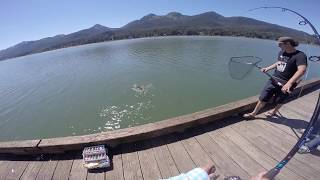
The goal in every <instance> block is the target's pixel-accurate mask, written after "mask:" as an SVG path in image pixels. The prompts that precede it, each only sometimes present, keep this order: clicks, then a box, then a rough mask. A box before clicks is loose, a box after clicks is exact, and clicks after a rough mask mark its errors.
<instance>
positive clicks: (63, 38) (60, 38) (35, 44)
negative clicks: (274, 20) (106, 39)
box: [0, 24, 112, 60]
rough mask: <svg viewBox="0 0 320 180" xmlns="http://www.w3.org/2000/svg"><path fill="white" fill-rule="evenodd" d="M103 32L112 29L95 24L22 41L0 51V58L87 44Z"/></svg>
mask: <svg viewBox="0 0 320 180" xmlns="http://www.w3.org/2000/svg"><path fill="white" fill-rule="evenodd" d="M103 33H109V34H111V33H112V29H111V28H108V27H104V26H102V25H99V24H96V25H94V26H93V27H91V28H88V29H84V30H81V31H78V32H75V33H71V34H68V35H63V34H61V35H57V36H54V37H47V38H43V39H40V40H36V41H24V42H21V43H19V44H17V45H15V46H12V47H10V48H7V49H4V50H2V51H0V60H3V59H8V58H12V57H18V56H24V55H28V54H33V53H38V52H43V51H48V50H53V49H59V48H64V47H69V46H74V45H79V44H87V43H90V42H91V40H92V39H94V38H96V37H97V36H99V35H101V34H103Z"/></svg>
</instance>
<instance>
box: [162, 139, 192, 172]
mask: <svg viewBox="0 0 320 180" xmlns="http://www.w3.org/2000/svg"><path fill="white" fill-rule="evenodd" d="M167 142H168V144H167V146H168V149H169V151H170V153H171V156H172V158H173V160H174V162H175V164H176V166H177V168H178V170H179V171H180V173H185V172H188V171H189V170H191V169H193V168H195V167H196V165H195V164H194V162H193V161H192V159H191V158H190V156H189V154H188V152H187V151H186V150H185V148H184V146H183V144H182V143H181V142H180V141H178V139H177V138H176V137H174V136H173V135H170V136H168V139H167Z"/></svg>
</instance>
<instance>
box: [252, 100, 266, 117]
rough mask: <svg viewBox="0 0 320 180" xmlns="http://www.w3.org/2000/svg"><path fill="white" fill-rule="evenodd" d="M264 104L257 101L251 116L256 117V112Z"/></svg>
mask: <svg viewBox="0 0 320 180" xmlns="http://www.w3.org/2000/svg"><path fill="white" fill-rule="evenodd" d="M265 104H266V103H265V102H262V101H260V100H259V101H258V103H257V105H256V107H255V108H254V110H253V111H252V113H251V115H253V116H255V115H257V114H258V112H259V111H260V110H261V109H262V108H263V107H264V105H265Z"/></svg>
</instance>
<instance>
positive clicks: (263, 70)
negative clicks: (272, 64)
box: [260, 68, 269, 73]
mask: <svg viewBox="0 0 320 180" xmlns="http://www.w3.org/2000/svg"><path fill="white" fill-rule="evenodd" d="M260 71H261V72H263V73H266V72H268V71H269V69H268V68H261V69H260Z"/></svg>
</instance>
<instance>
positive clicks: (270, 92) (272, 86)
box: [259, 79, 289, 104]
mask: <svg viewBox="0 0 320 180" xmlns="http://www.w3.org/2000/svg"><path fill="white" fill-rule="evenodd" d="M281 88H282V87H281V86H279V85H277V84H276V83H274V82H273V81H272V80H271V79H269V81H268V82H267V84H266V85H265V87H264V88H263V90H262V92H261V94H260V97H259V100H260V101H262V102H269V101H270V99H271V98H272V97H273V96H275V103H277V104H283V102H284V101H285V100H286V98H287V97H288V96H289V94H288V93H283V92H282V91H281Z"/></svg>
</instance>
